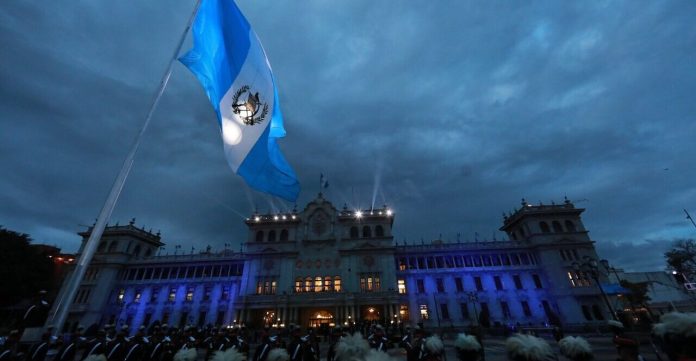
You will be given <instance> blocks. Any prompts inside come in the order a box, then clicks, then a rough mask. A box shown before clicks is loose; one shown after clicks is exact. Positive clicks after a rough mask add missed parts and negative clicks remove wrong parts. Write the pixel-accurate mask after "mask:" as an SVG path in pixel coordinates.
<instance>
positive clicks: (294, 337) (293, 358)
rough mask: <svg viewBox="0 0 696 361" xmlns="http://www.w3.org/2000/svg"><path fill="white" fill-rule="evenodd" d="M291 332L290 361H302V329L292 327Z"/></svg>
mask: <svg viewBox="0 0 696 361" xmlns="http://www.w3.org/2000/svg"><path fill="white" fill-rule="evenodd" d="M291 327H292V330H291V331H290V337H291V340H290V344H289V345H288V354H289V355H290V361H302V355H303V351H302V348H303V347H304V343H303V342H302V339H301V338H300V331H301V330H300V328H299V327H297V326H294V325H293V326H291Z"/></svg>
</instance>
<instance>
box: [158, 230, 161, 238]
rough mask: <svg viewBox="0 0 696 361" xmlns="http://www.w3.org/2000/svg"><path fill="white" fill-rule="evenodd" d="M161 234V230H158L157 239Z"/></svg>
mask: <svg viewBox="0 0 696 361" xmlns="http://www.w3.org/2000/svg"><path fill="white" fill-rule="evenodd" d="M160 234H161V233H160V230H159V229H158V230H157V237H159V236H160Z"/></svg>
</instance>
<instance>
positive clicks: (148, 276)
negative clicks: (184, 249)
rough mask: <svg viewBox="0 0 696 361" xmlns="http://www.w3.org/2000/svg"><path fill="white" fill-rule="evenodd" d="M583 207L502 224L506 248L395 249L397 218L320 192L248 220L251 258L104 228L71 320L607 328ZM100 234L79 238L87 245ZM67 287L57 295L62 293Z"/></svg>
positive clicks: (555, 207)
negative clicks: (162, 252) (167, 248)
mask: <svg viewBox="0 0 696 361" xmlns="http://www.w3.org/2000/svg"><path fill="white" fill-rule="evenodd" d="M583 211H584V209H582V208H576V207H575V206H574V205H573V203H571V202H570V201H568V200H566V201H565V202H563V203H562V204H551V205H541V204H539V205H532V204H528V203H526V202H524V201H523V202H522V206H521V208H520V209H517V210H516V211H515V212H514V213H511V214H508V215H505V216H504V219H503V225H502V227H500V230H502V231H504V232H505V233H506V234H507V235H508V240H505V241H477V242H463V243H460V242H456V243H449V242H443V241H441V240H436V241H432V242H429V243H427V244H418V245H405V244H404V245H400V244H397V243H396V242H395V240H394V237H393V236H392V225H393V223H394V217H395V214H393V213H392V211H391V210H390V209H389V208H387V207H386V206H385V207H383V208H381V209H372V210H363V211H354V210H349V209H347V208H346V207H345V206H344V207H343V208H342V209H337V208H336V207H334V206H333V205H332V204H331V203H330V202H329V201H328V200H326V199H324V198H323V196H322V195H321V194H319V196H318V197H317V198H316V199H314V200H313V201H312V202H310V203H309V204H307V205H306V207H305V208H304V210H302V211H293V212H291V213H285V214H264V215H262V214H254V215H252V216H251V217H250V218H248V219H246V225H247V227H248V230H249V232H248V235H247V237H246V241H245V242H243V243H244V251H243V252H233V251H231V250H226V251H224V252H219V253H213V252H210V251H209V250H208V251H205V252H201V253H197V254H186V255H183V254H178V255H166V256H158V255H157V253H158V250H159V249H160V247H162V246H163V245H164V244H163V243H162V240H161V238H160V235H159V234H154V233H152V232H148V231H146V230H144V229H141V228H138V227H137V226H136V225H135V224H134V222H131V223H130V224H128V225H121V226H119V225H116V226H109V227H107V228H106V230H105V232H104V235H103V237H102V240H101V243H100V244H99V246H98V251H97V253H96V255H95V256H94V258H93V260H92V262H91V266H90V267H89V268H88V269H87V272H86V275H85V278H84V280H83V282H82V284H81V285H80V288H79V290H78V293H77V296H76V298H75V299H74V300H73V301H74V304H73V305H72V307H71V309H70V314H69V316H68V325H70V326H68V327H74V326H75V325H77V324H81V325H85V326H89V325H93V324H98V325H103V324H107V323H110V324H117V325H119V326H120V325H123V324H128V325H129V326H130V327H131V329H135V328H137V327H138V326H140V325H146V326H147V325H149V324H151V323H152V322H154V321H160V322H161V323H167V324H169V325H174V326H184V325H196V326H201V327H202V326H205V325H221V326H229V325H233V324H236V325H239V324H242V325H249V326H255V327H258V326H271V327H273V326H283V325H289V324H291V323H294V324H298V325H301V326H303V327H310V326H320V325H323V324H328V325H336V324H338V325H341V324H348V323H352V322H359V321H365V320H375V321H378V322H380V323H382V324H389V323H392V322H396V323H399V322H404V323H407V324H415V323H418V322H423V323H424V324H425V326H426V327H438V326H439V327H450V326H454V327H460V326H461V327H463V326H467V325H471V324H476V323H477V322H479V321H482V320H480V319H479V317H480V316H483V314H488V316H487V317H488V318H489V320H490V324H500V325H505V324H508V325H511V324H515V325H517V324H520V325H529V324H532V325H535V326H539V325H542V324H548V323H549V322H551V321H553V320H557V322H558V321H560V322H561V323H563V324H582V323H592V322H600V321H602V320H605V319H607V318H610V313H609V310H608V309H607V304H606V302H605V300H603V298H602V294H601V293H600V288H599V287H598V284H597V281H599V283H600V284H601V283H604V282H607V279H606V276H604V275H602V274H601V273H599V274H598V277H592V274H591V272H588V271H581V270H580V269H581V268H579V267H578V265H579V264H584V265H587V264H588V261H591V260H596V259H598V257H597V254H596V252H595V248H594V242H593V241H592V240H591V239H590V237H589V235H588V231H587V230H586V229H585V226H584V225H583V223H582V220H581V213H582V212H583ZM90 231H91V228H90V229H88V230H87V231H86V232H83V233H80V235H81V236H82V237H83V246H84V243H85V241H86V240H87V238H88V237H89V234H90ZM63 291H64V290H61V292H63Z"/></svg>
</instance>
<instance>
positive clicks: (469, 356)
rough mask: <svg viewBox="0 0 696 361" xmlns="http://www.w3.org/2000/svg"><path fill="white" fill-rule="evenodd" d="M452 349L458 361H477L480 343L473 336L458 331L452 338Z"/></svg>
mask: <svg viewBox="0 0 696 361" xmlns="http://www.w3.org/2000/svg"><path fill="white" fill-rule="evenodd" d="M454 349H455V350H456V351H457V358H458V359H459V361H479V360H480V359H481V349H482V348H481V344H480V343H479V342H478V340H477V339H476V337H475V336H472V335H467V334H465V333H460V334H459V335H457V339H456V340H454Z"/></svg>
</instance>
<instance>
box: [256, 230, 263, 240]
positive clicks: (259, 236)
mask: <svg viewBox="0 0 696 361" xmlns="http://www.w3.org/2000/svg"><path fill="white" fill-rule="evenodd" d="M256 242H263V231H256Z"/></svg>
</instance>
